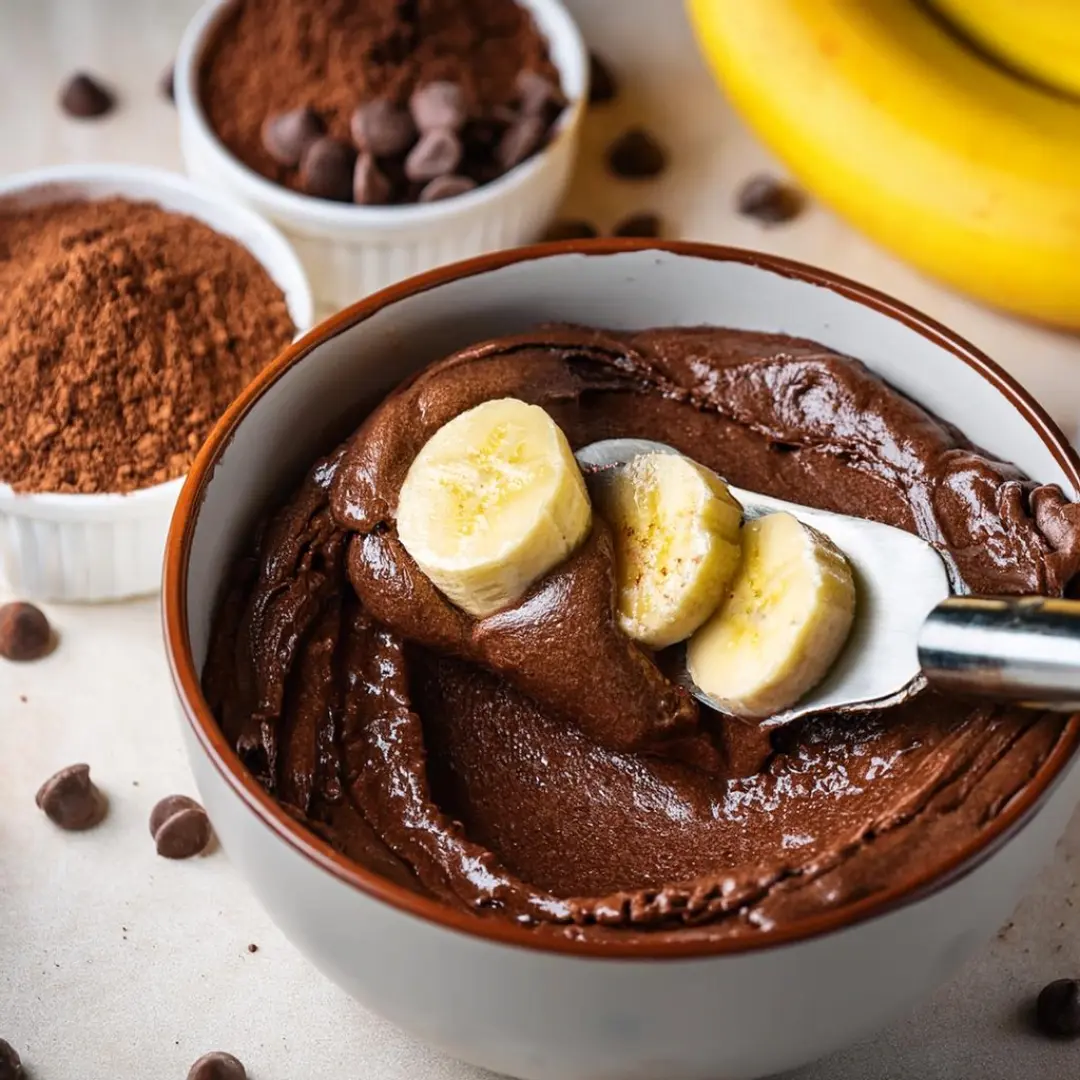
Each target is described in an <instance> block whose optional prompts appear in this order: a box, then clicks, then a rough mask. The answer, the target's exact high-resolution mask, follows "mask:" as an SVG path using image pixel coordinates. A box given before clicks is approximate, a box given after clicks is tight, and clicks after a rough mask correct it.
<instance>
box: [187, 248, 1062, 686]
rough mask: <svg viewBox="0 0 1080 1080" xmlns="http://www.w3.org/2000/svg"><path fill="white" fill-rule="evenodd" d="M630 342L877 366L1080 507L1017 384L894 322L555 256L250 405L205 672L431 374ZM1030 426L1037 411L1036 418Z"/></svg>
mask: <svg viewBox="0 0 1080 1080" xmlns="http://www.w3.org/2000/svg"><path fill="white" fill-rule="evenodd" d="M555 321H563V322H581V323H586V324H591V325H594V326H602V327H616V328H623V329H633V328H643V327H648V326H662V325H701V324H711V325H718V326H731V327H737V328H740V329H746V330H765V331H778V332H784V333H788V334H792V335H796V336H800V337H808V338H811V339H813V340H816V341H820V342H821V343H822V344H825V345H828V346H830V347H832V348H834V349H836V350H838V351H840V352H843V353H847V354H849V355H851V356H854V357H857V358H859V359H861V360H863V361H865V362H866V363H867V364H868V365H869V366H870V367H871V368H873V369H874V370H875V371H877V372H878V373H879V374H880V375H882V376H883V377H884V378H885V379H886V380H887V381H888V382H890V383H892V384H893V385H894V386H895V387H897V388H898V389H900V390H902V391H903V392H905V393H906V394H908V395H910V396H911V397H912V398H914V399H915V400H916V401H918V402H919V403H921V404H922V405H924V406H925V407H927V408H929V409H930V410H932V411H933V412H935V413H937V414H938V415H939V416H942V417H943V418H945V419H946V420H949V421H952V422H953V423H955V424H956V425H957V426H958V427H959V428H960V429H961V430H962V431H964V432H965V434H966V435H967V436H968V437H969V438H970V439H971V440H973V441H974V442H975V443H977V444H979V445H982V446H985V447H987V448H988V449H989V450H990V451H992V452H993V453H994V454H995V455H997V456H999V457H1001V458H1003V459H1005V460H1009V461H1013V462H1015V463H1016V464H1017V465H1018V466H1019V467H1020V468H1021V469H1023V470H1024V471H1025V472H1026V473H1027V474H1028V475H1029V476H1032V477H1034V478H1035V479H1038V480H1040V481H1042V482H1053V483H1058V484H1061V485H1062V487H1063V488H1064V489H1065V490H1066V491H1068V492H1070V493H1072V494H1073V495H1075V494H1076V485H1075V484H1074V482H1073V475H1074V474H1072V472H1071V468H1070V467H1069V466H1068V464H1067V461H1066V459H1064V458H1063V457H1062V456H1061V454H1060V452H1059V451H1055V450H1054V449H1052V448H1051V447H1050V446H1048V444H1047V442H1046V441H1044V437H1043V436H1044V434H1045V433H1046V432H1047V431H1048V430H1050V426H1049V423H1048V422H1047V421H1044V420H1043V419H1042V418H1041V417H1040V416H1038V415H1037V414H1035V413H1034V412H1030V413H1029V414H1028V415H1027V416H1025V415H1024V412H1022V411H1021V407H1019V406H1018V402H1017V400H1016V399H1015V395H1014V392H1013V390H1012V388H1011V387H1010V386H1008V384H1006V383H1004V382H1003V381H1002V382H1000V383H999V382H998V381H997V380H996V379H994V378H993V377H987V376H986V375H984V374H982V373H981V372H980V371H979V370H978V369H977V368H976V367H973V366H971V365H970V364H969V363H967V362H965V360H964V359H962V358H961V357H960V356H958V355H956V354H955V353H954V352H952V351H950V350H949V349H948V348H946V347H945V346H944V345H943V344H939V343H937V342H935V341H934V340H932V339H931V338H929V337H927V336H925V335H924V334H923V333H920V332H918V331H917V330H916V329H914V328H913V327H912V326H909V325H906V324H905V323H904V322H903V321H901V320H900V319H898V318H894V317H892V316H890V315H889V314H888V313H886V312H885V311H883V310H875V309H874V308H873V307H870V306H867V305H866V304H863V303H859V302H857V301H855V300H852V299H850V298H848V297H847V296H845V295H843V294H842V293H841V292H838V291H835V290H834V289H831V288H829V287H826V286H825V285H823V284H815V283H812V282H810V281H804V280H798V279H796V278H793V277H789V276H785V275H784V274H782V273H778V272H776V271H774V270H771V269H768V268H766V267H764V266H756V265H753V264H752V263H747V262H737V261H724V260H719V261H718V260H714V259H710V258H705V257H697V256H694V255H688V254H678V253H675V252H672V251H661V250H644V251H629V252H621V253H608V254H588V255H586V254H551V253H547V254H544V255H539V256H537V257H533V258H523V259H522V260H521V261H517V262H510V263H509V264H508V265H502V266H498V267H496V268H494V269H488V270H479V271H477V272H475V273H473V274H471V275H469V276H466V277H461V278H458V279H457V280H450V281H446V282H444V283H442V284H440V285H438V286H436V287H434V288H429V289H424V290H421V291H416V292H411V293H409V294H407V295H404V296H403V297H401V298H400V299H397V300H394V301H392V302H389V303H386V304H385V306H382V307H380V308H379V309H378V310H376V311H375V312H374V314H372V315H371V316H370V317H368V318H365V319H363V320H362V321H358V322H353V324H352V325H349V319H347V318H346V319H344V320H342V322H340V323H338V324H336V325H335V328H334V330H333V331H332V332H331V333H330V334H329V335H328V336H325V337H324V336H323V335H322V334H320V333H319V332H318V331H316V332H315V333H314V334H313V335H311V336H310V338H309V339H308V340H309V345H308V349H307V350H306V355H305V356H304V358H303V361H302V362H300V363H295V364H293V365H292V366H291V367H289V368H288V370H286V371H284V372H283V373H282V374H281V375H280V377H279V378H277V379H276V381H274V382H273V383H272V385H270V386H269V387H267V388H266V390H265V392H264V393H262V394H261V396H259V397H258V399H257V400H256V401H254V402H252V403H250V405H249V408H248V410H247V412H246V415H245V416H244V418H243V422H242V423H240V424H239V426H238V427H237V428H236V429H235V430H234V432H233V434H232V436H231V439H230V441H229V443H228V445H227V446H226V447H225V448H224V450H223V452H222V453H221V455H220V459H219V460H218V462H217V466H216V468H215V470H214V474H213V477H212V479H211V480H210V483H209V484H208V486H207V488H206V491H205V496H204V499H203V502H202V504H201V506H200V507H199V508H198V510H197V511H196V521H195V528H194V535H193V538H192V546H191V555H190V563H189V577H188V592H187V610H188V618H189V624H188V625H189V630H190V634H191V646H192V649H193V652H194V658H195V662H196V664H197V665H198V666H199V667H200V668H201V666H202V663H203V661H204V658H205V655H206V649H207V641H208V635H209V628H210V621H211V616H212V614H213V607H214V601H215V599H216V596H217V590H218V586H219V583H220V582H221V580H222V578H223V575H224V573H225V570H226V568H227V566H228V564H229V560H230V558H231V555H232V553H233V552H234V551H235V550H237V548H238V546H239V545H240V543H241V542H242V541H243V539H244V538H245V536H246V534H247V533H248V530H249V529H250V528H251V526H252V524H253V522H254V520H255V518H256V517H257V516H258V515H259V514H260V513H261V512H262V511H263V510H264V509H265V508H266V507H267V505H268V504H270V503H272V502H273V500H275V499H280V498H282V497H283V496H284V495H285V494H286V493H287V492H288V491H289V490H290V485H291V484H292V483H293V481H294V479H296V478H298V477H299V476H300V475H301V474H302V473H303V472H304V470H305V469H307V468H308V467H310V465H311V463H312V462H313V461H314V460H315V459H316V458H317V457H318V456H319V455H320V454H322V453H324V452H326V451H328V450H330V449H331V448H332V446H333V444H334V441H335V439H337V438H339V437H340V436H342V435H343V434H344V433H345V432H346V431H347V430H349V428H350V427H351V426H352V424H353V423H355V421H356V418H357V416H358V415H359V412H360V410H361V409H362V407H363V406H364V405H367V404H370V403H372V402H374V401H376V400H377V399H378V398H379V396H380V394H381V393H382V392H383V391H385V390H387V389H389V388H390V387H391V386H393V385H395V384H396V383H398V382H399V381H400V380H401V379H402V378H404V377H405V376H406V375H408V374H410V373H412V372H414V371H416V370H418V369H419V368H421V367H423V366H424V365H425V364H427V363H429V362H430V361H432V360H436V359H438V358H440V357H442V356H445V355H447V354H448V353H450V352H453V351H454V350H456V349H458V348H461V347H463V346H465V345H468V344H470V343H473V342H477V341H481V340H483V339H485V338H489V337H494V336H497V335H501V334H508V333H513V332H516V331H521V330H525V329H527V328H529V327H532V326H535V325H537V324H538V323H543V322H555ZM1024 409H1025V411H1026V407H1024Z"/></svg>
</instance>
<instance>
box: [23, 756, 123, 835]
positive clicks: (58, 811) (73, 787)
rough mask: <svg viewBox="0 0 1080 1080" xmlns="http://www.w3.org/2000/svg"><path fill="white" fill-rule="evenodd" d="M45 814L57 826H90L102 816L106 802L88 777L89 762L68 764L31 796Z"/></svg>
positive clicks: (79, 828)
mask: <svg viewBox="0 0 1080 1080" xmlns="http://www.w3.org/2000/svg"><path fill="white" fill-rule="evenodd" d="M35 801H36V802H37V804H38V806H39V807H40V808H41V809H42V810H44V811H45V815H46V817H48V819H49V820H50V821H51V822H52V823H53V824H54V825H59V826H60V828H61V829H68V830H70V831H78V830H81V829H91V828H93V827H94V826H95V825H97V824H99V823H100V822H101V820H102V818H104V817H105V812H106V810H107V809H108V803H107V801H106V799H105V796H104V795H102V793H101V792H100V791H99V790H98V788H97V786H96V785H95V784H94V782H93V780H91V779H90V766H89V765H69V766H68V767H67V768H66V769H61V770H60V771H59V772H58V773H56V774H55V775H54V776H51V777H49V779H48V780H46V781H45V783H44V784H42V785H41V787H40V788H39V789H38V793H37V797H36V799H35Z"/></svg>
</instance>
